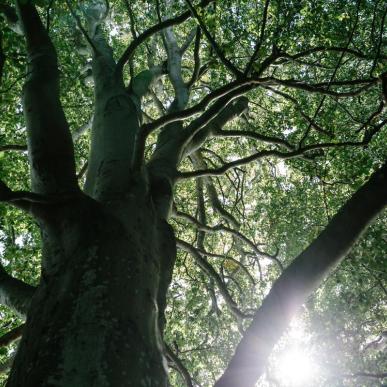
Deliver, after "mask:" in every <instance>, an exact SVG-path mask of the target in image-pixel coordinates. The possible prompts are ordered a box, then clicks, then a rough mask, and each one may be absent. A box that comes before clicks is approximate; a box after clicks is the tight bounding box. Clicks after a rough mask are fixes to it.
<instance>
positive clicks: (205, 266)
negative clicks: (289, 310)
mask: <svg viewBox="0 0 387 387" xmlns="http://www.w3.org/2000/svg"><path fill="white" fill-rule="evenodd" d="M176 246H177V247H179V248H180V249H182V250H184V251H186V252H187V253H190V254H191V255H192V256H193V258H194V259H195V262H196V263H197V264H198V266H199V267H200V268H201V269H202V270H203V271H204V273H206V274H207V275H208V276H209V277H211V278H213V280H214V281H215V283H216V285H217V286H218V289H219V291H220V294H221V295H222V296H223V298H224V300H225V302H226V304H227V306H228V307H229V309H230V312H231V313H232V314H233V315H234V316H235V317H237V318H248V317H251V316H250V315H248V314H245V313H243V312H241V311H240V310H239V309H238V306H237V304H236V302H235V301H234V300H233V299H232V297H231V295H230V293H229V292H228V289H227V286H226V285H225V284H224V282H223V281H222V279H221V278H220V276H219V274H218V273H217V272H216V271H215V269H214V268H213V267H212V266H211V265H210V264H209V263H208V262H207V261H206V260H205V259H204V258H203V257H202V256H201V254H200V253H199V252H198V251H197V249H196V248H195V247H194V246H192V245H190V244H189V243H187V242H185V241H183V240H181V239H178V238H176Z"/></svg>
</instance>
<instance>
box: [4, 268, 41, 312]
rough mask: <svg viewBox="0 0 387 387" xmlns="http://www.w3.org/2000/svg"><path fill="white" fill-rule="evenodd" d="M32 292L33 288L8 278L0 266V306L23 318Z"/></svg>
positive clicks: (10, 277)
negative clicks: (6, 307)
mask: <svg viewBox="0 0 387 387" xmlns="http://www.w3.org/2000/svg"><path fill="white" fill-rule="evenodd" d="M34 292H35V288H34V287H33V286H31V285H28V284H26V283H25V282H23V281H20V280H18V279H16V278H14V277H12V276H10V275H9V274H8V273H7V272H6V271H5V269H4V267H3V266H2V265H0V304H3V305H6V306H8V307H9V308H11V309H13V310H14V311H15V312H16V313H17V314H18V315H19V316H21V317H25V316H26V314H27V311H28V308H29V306H30V302H31V298H32V296H33V294H34Z"/></svg>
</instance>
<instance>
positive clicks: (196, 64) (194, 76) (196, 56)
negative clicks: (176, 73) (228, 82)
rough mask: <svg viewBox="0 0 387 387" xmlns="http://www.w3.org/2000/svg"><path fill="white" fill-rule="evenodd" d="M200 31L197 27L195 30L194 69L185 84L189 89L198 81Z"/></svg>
mask: <svg viewBox="0 0 387 387" xmlns="http://www.w3.org/2000/svg"><path fill="white" fill-rule="evenodd" d="M201 36H202V34H201V30H200V28H199V27H198V28H197V29H196V37H195V47H194V68H193V71H192V76H191V79H190V80H189V81H188V83H187V88H188V89H190V88H191V87H192V85H193V84H194V83H195V82H196V81H197V80H198V78H199V74H200V40H201Z"/></svg>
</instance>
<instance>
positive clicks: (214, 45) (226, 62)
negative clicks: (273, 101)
mask: <svg viewBox="0 0 387 387" xmlns="http://www.w3.org/2000/svg"><path fill="white" fill-rule="evenodd" d="M185 2H186V3H187V4H188V8H189V9H190V11H191V13H192V15H193V16H194V17H195V19H196V20H197V21H198V23H199V26H200V28H201V30H202V31H203V33H204V35H205V36H206V38H207V40H208V41H209V43H210V44H211V46H212V48H213V49H214V51H215V52H216V54H217V55H218V57H219V59H220V60H221V61H222V63H223V64H224V65H225V66H226V68H228V69H229V70H230V71H231V73H232V74H234V75H235V77H236V78H241V76H242V75H243V74H242V72H241V71H240V70H238V69H237V68H236V67H235V66H234V65H233V64H232V63H231V62H230V61H229V60H228V59H227V58H226V56H225V55H224V53H223V51H222V49H221V48H220V47H219V45H218V43H216V40H215V39H214V38H213V37H212V36H211V34H210V32H209V31H208V29H207V27H206V24H205V23H204V22H203V20H202V19H201V17H200V16H199V14H198V13H197V11H196V9H195V7H194V6H193V5H192V3H191V1H190V0H185Z"/></svg>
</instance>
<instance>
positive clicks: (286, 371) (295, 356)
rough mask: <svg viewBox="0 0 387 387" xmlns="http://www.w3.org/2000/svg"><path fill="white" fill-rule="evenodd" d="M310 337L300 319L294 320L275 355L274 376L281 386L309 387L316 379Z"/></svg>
mask: <svg viewBox="0 0 387 387" xmlns="http://www.w3.org/2000/svg"><path fill="white" fill-rule="evenodd" d="M309 342H310V335H309V334H308V332H307V330H306V329H305V326H304V323H303V321H302V319H299V318H296V319H294V320H293V321H292V322H291V324H290V329H289V330H288V332H287V335H286V336H285V337H284V340H283V342H282V344H281V345H280V348H281V349H279V351H278V352H277V354H276V355H275V358H274V359H275V360H274V363H273V364H274V368H273V371H274V374H273V376H274V377H275V379H276V380H278V382H280V385H281V386H284V387H285V386H286V387H310V386H311V385H313V380H314V379H315V378H316V377H318V374H319V369H318V368H319V367H318V366H317V364H316V362H315V361H314V359H313V355H312V353H311V352H310V350H309Z"/></svg>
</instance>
